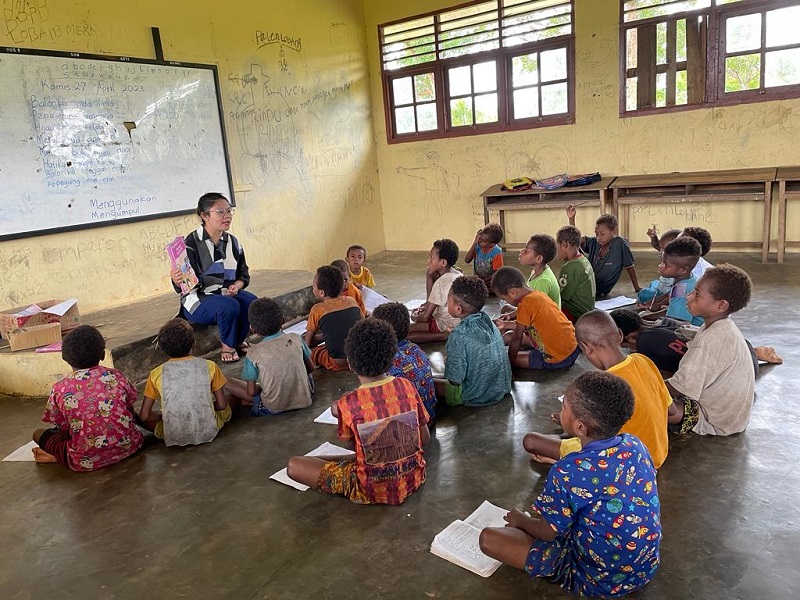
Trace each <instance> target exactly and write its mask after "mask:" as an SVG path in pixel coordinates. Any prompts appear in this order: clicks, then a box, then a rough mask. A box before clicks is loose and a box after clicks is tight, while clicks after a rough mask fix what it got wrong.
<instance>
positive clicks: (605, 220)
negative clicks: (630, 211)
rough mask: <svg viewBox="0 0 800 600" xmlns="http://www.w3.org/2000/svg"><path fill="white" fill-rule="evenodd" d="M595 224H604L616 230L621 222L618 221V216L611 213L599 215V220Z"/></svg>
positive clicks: (611, 229)
mask: <svg viewBox="0 0 800 600" xmlns="http://www.w3.org/2000/svg"><path fill="white" fill-rule="evenodd" d="M594 224H595V225H604V226H605V227H607V228H608V229H609V230H610V231H616V230H617V227H619V223H618V222H617V217H615V216H614V215H612V214H609V213H606V214H604V215H600V216H599V217H597V221H595V222H594Z"/></svg>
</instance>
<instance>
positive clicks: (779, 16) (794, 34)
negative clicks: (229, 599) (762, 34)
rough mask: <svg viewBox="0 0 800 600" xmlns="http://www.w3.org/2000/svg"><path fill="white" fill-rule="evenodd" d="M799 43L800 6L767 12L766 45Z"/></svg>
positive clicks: (769, 46)
mask: <svg viewBox="0 0 800 600" xmlns="http://www.w3.org/2000/svg"><path fill="white" fill-rule="evenodd" d="M789 44H800V6H789V7H786V8H781V9H778V10H771V11H769V12H768V13H767V47H768V48H771V47H774V46H787V45H789Z"/></svg>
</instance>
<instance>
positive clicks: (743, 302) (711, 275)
mask: <svg viewBox="0 0 800 600" xmlns="http://www.w3.org/2000/svg"><path fill="white" fill-rule="evenodd" d="M701 279H702V280H703V281H705V282H708V283H710V284H711V287H710V290H709V291H710V293H711V295H712V296H714V298H716V299H717V300H727V301H728V314H732V313H735V312H737V311H740V310H742V309H743V308H744V307H745V306H747V304H748V303H749V302H750V295H751V294H752V292H753V281H752V280H751V279H750V276H749V275H748V274H747V273H746V272H745V271H744V269H740V268H739V267H737V266H735V265H731V264H728V263H723V264H721V265H717V266H716V267H711V268H710V269H707V270H706V272H705V273H703V277H702V278H701Z"/></svg>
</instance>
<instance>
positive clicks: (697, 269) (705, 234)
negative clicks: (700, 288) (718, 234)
mask: <svg viewBox="0 0 800 600" xmlns="http://www.w3.org/2000/svg"><path fill="white" fill-rule="evenodd" d="M680 237H690V238H692V239H695V240H697V243H698V244H700V258H699V259H698V260H697V264H696V265H695V266H694V269H692V275H694V276H695V277H696V278H697V279H700V278H701V277H702V276H703V273H705V272H706V269H710V268H711V267H713V266H714V265H712V264H711V263H710V262H708V261H707V260H706V259H705V258H704V257H705V255H706V254H708V253H709V251H710V250H711V233H710V232H709V231H708V229H703V228H702V227H684V228H683V231H682V232H681V233H680Z"/></svg>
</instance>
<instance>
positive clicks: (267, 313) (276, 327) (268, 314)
mask: <svg viewBox="0 0 800 600" xmlns="http://www.w3.org/2000/svg"><path fill="white" fill-rule="evenodd" d="M247 318H248V319H249V321H250V328H251V329H252V330H253V331H254V332H255V333H257V334H258V335H273V334H276V333H278V332H279V331H280V330H281V325H283V311H282V310H281V307H280V305H279V304H278V303H277V302H275V300H273V299H272V298H257V299H256V300H253V303H252V304H251V305H250V308H249V310H248V311H247Z"/></svg>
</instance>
